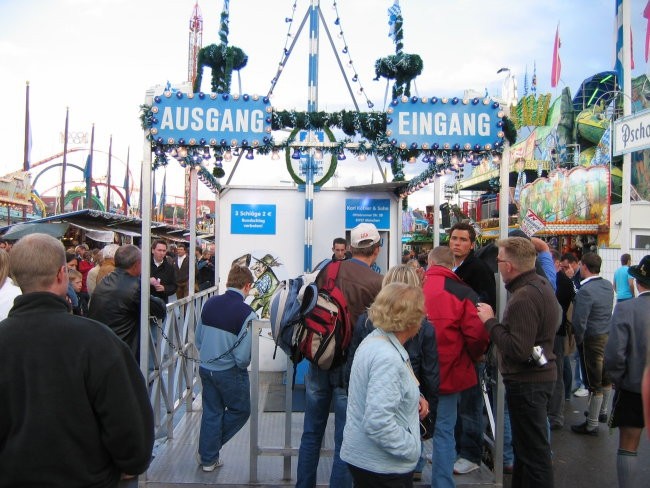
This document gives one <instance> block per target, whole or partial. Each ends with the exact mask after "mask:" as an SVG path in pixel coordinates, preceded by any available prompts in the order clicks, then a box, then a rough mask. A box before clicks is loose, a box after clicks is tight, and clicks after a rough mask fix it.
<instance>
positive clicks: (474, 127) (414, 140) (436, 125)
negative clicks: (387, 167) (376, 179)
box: [386, 97, 504, 151]
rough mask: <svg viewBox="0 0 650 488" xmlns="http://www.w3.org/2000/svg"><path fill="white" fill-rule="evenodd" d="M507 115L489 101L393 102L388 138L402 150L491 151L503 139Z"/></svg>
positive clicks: (387, 125) (412, 98) (472, 99)
mask: <svg viewBox="0 0 650 488" xmlns="http://www.w3.org/2000/svg"><path fill="white" fill-rule="evenodd" d="M503 115H504V114H503V112H502V111H501V109H500V106H499V103H498V102H495V101H493V100H490V99H488V98H484V99H480V98H470V99H459V98H456V97H454V98H437V97H432V98H418V97H411V98H409V97H402V98H400V99H399V100H393V101H392V103H391V105H390V107H389V108H388V110H387V120H386V135H387V136H388V138H389V140H390V141H391V143H392V144H394V145H397V146H399V147H400V148H402V149H409V148H410V149H425V150H427V149H434V150H438V149H451V150H474V151H480V150H489V149H492V148H494V147H495V146H499V145H500V144H501V141H502V139H503V135H504V134H503V122H502V120H501V118H502V117H503Z"/></svg>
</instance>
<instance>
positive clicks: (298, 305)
mask: <svg viewBox="0 0 650 488" xmlns="http://www.w3.org/2000/svg"><path fill="white" fill-rule="evenodd" d="M329 262H330V260H329V259H326V260H325V261H323V262H321V263H320V264H319V265H318V266H317V267H316V269H315V270H314V271H313V272H311V273H305V274H303V275H300V276H298V277H297V278H290V279H288V280H284V281H281V282H280V284H279V285H278V287H277V288H276V290H275V292H273V295H272V296H271V301H270V305H269V309H270V314H271V317H270V321H271V332H272V334H273V340H274V342H275V351H274V352H273V359H275V355H276V353H277V350H278V347H279V348H280V349H282V350H283V351H284V352H285V353H286V355H287V356H289V358H291V360H292V361H293V362H294V364H295V363H299V362H300V361H302V359H303V356H302V353H301V352H300V348H299V344H298V336H297V334H296V332H297V331H298V327H296V325H298V324H299V323H300V322H301V320H302V318H303V317H304V316H305V314H307V313H308V312H309V311H311V310H312V309H313V308H314V306H315V305H316V302H317V300H318V288H317V287H316V283H315V281H316V277H317V276H318V273H319V272H320V270H321V269H322V268H323V267H325V265H327V264H328V263H329Z"/></svg>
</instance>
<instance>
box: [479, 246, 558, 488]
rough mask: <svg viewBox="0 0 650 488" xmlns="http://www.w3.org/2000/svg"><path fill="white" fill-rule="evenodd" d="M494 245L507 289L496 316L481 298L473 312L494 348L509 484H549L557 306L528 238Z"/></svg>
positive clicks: (550, 479)
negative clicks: (502, 390) (508, 448)
mask: <svg viewBox="0 0 650 488" xmlns="http://www.w3.org/2000/svg"><path fill="white" fill-rule="evenodd" d="M497 246H498V247H499V253H498V254H497V263H498V266H499V273H501V277H502V279H503V282H504V283H505V285H506V289H507V290H508V291H509V292H510V294H511V295H510V298H509V300H508V303H507V305H506V308H505V311H504V313H503V319H502V320H501V322H499V321H498V320H497V319H496V318H495V317H494V311H493V310H492V308H491V307H490V306H488V305H487V304H485V303H479V305H478V315H479V317H480V318H481V320H482V321H483V322H484V324H485V327H486V328H487V330H488V332H489V334H490V338H491V339H492V341H493V342H494V343H495V344H496V345H497V347H498V351H499V359H500V360H499V368H500V370H501V374H502V375H503V383H504V384H505V387H506V401H507V402H508V408H509V411H510V422H511V425H512V443H513V447H514V450H515V464H514V469H513V478H512V486H535V487H537V488H545V487H552V486H553V466H552V464H551V446H550V443H549V438H548V435H547V423H546V422H547V420H546V412H547V407H548V402H549V399H550V397H551V394H552V392H553V386H554V382H555V377H556V368H555V355H554V354H553V342H554V338H555V332H556V327H557V325H558V324H559V323H560V316H559V313H560V312H559V310H560V309H559V307H558V305H557V300H556V299H555V293H554V292H553V288H552V287H551V285H550V283H549V282H548V280H547V279H545V278H544V277H542V276H540V275H538V274H537V273H536V272H535V258H536V254H537V253H536V252H535V247H534V246H533V244H532V243H531V242H530V241H529V240H528V239H524V238H523V237H511V238H508V239H503V240H500V241H498V242H497ZM542 354H543V355H544V356H545V359H544V357H543V356H541V355H542ZM545 361H546V362H545Z"/></svg>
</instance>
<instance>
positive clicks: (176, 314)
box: [147, 286, 218, 439]
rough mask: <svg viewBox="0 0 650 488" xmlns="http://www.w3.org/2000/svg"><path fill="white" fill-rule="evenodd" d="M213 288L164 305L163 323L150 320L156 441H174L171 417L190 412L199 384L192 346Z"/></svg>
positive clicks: (149, 377) (148, 377) (151, 389)
mask: <svg viewBox="0 0 650 488" xmlns="http://www.w3.org/2000/svg"><path fill="white" fill-rule="evenodd" d="M217 291H218V287H216V286H214V287H212V288H208V289H207V290H203V291H201V292H199V293H197V294H195V295H192V296H189V297H185V298H182V299H181V300H177V301H175V302H172V303H168V304H167V315H166V317H165V319H164V321H163V322H162V323H160V321H159V320H158V319H155V318H153V319H152V324H151V327H150V328H149V351H150V361H149V374H148V376H147V383H148V385H149V400H150V401H151V406H152V408H153V411H154V428H155V432H156V438H158V437H160V436H161V434H164V437H166V438H167V439H172V438H173V437H174V416H175V414H176V413H177V412H178V411H179V410H181V408H182V407H185V411H187V412H191V411H192V401H193V400H194V395H193V391H194V387H195V386H196V384H197V383H198V361H197V360H198V357H199V356H198V351H197V349H196V346H195V345H194V333H195V331H196V324H197V322H198V320H199V318H200V313H201V309H202V308H203V304H204V303H205V301H206V300H207V299H208V298H210V297H211V296H213V295H215V294H216V293H217Z"/></svg>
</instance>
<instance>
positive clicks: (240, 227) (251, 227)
mask: <svg viewBox="0 0 650 488" xmlns="http://www.w3.org/2000/svg"><path fill="white" fill-rule="evenodd" d="M275 220H276V211H275V205H242V204H232V205H231V207H230V233H231V234H264V235H273V234H275Z"/></svg>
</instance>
